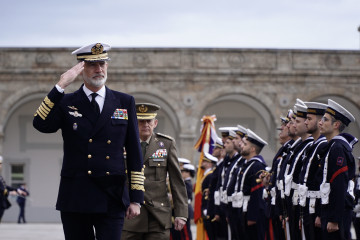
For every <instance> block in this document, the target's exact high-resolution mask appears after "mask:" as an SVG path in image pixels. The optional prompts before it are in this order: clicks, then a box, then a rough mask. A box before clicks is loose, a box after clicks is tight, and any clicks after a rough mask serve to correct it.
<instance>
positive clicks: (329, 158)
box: [320, 99, 358, 240]
mask: <svg viewBox="0 0 360 240" xmlns="http://www.w3.org/2000/svg"><path fill="white" fill-rule="evenodd" d="M354 121H355V118H354V116H353V115H352V114H351V113H350V112H349V111H348V110H346V109H345V108H344V107H343V106H341V105H340V104H338V103H337V102H335V101H333V100H331V99H328V107H327V109H326V112H325V114H324V116H323V118H322V120H321V121H320V133H321V134H322V135H324V136H325V137H326V139H327V141H328V145H327V147H326V148H325V149H324V153H323V154H322V159H321V167H322V176H323V179H322V183H321V185H320V194H321V227H322V237H323V239H324V240H325V239H349V237H350V236H349V234H350V223H351V221H350V219H351V211H352V208H353V205H354V200H355V197H354V185H355V184H354V181H353V179H354V178H355V160H354V157H353V155H352V149H353V147H354V144H356V143H357V142H358V140H357V139H356V138H355V137H353V136H352V135H350V134H348V133H343V131H344V129H345V128H346V127H347V126H348V125H349V124H350V123H351V122H354Z"/></svg>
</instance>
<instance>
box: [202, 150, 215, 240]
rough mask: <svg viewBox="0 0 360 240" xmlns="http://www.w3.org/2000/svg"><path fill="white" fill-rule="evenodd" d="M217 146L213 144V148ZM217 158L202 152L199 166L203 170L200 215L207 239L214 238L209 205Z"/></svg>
mask: <svg viewBox="0 0 360 240" xmlns="http://www.w3.org/2000/svg"><path fill="white" fill-rule="evenodd" d="M218 147H219V146H216V145H215V148H218ZM217 161H218V159H217V158H216V157H214V156H213V155H211V154H210V153H207V152H204V158H203V161H202V162H201V168H202V169H203V170H204V177H203V179H202V183H201V192H202V199H201V217H202V218H203V219H204V228H205V230H206V233H207V235H208V238H209V240H214V239H216V231H215V230H216V225H215V223H214V222H213V221H211V220H212V219H213V217H214V215H213V214H212V215H211V206H213V205H214V196H212V195H211V193H210V183H211V178H212V177H213V172H214V170H215V167H216V163H217Z"/></svg>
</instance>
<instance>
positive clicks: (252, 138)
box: [246, 129, 268, 148]
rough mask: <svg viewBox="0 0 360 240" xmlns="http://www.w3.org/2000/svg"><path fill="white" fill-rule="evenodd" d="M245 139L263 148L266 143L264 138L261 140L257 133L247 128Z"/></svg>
mask: <svg viewBox="0 0 360 240" xmlns="http://www.w3.org/2000/svg"><path fill="white" fill-rule="evenodd" d="M246 139H247V140H248V141H249V142H251V143H253V144H255V145H257V146H259V147H261V148H263V147H264V146H265V145H267V144H268V143H267V142H266V141H265V140H263V139H262V138H261V137H259V136H258V135H256V134H255V133H254V132H253V131H251V130H250V129H248V130H247V134H246Z"/></svg>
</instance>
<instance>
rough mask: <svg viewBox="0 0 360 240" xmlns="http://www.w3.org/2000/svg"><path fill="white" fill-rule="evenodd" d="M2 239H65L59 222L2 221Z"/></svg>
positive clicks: (0, 237)
mask: <svg viewBox="0 0 360 240" xmlns="http://www.w3.org/2000/svg"><path fill="white" fill-rule="evenodd" d="M0 239H1V240H64V233H63V231H62V225H61V224H59V223H49V224H46V223H44V224H41V223H27V224H17V223H1V224H0Z"/></svg>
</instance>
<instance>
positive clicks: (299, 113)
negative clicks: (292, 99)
mask: <svg viewBox="0 0 360 240" xmlns="http://www.w3.org/2000/svg"><path fill="white" fill-rule="evenodd" d="M295 107H296V117H300V118H306V114H307V107H306V105H301V104H297V103H296V104H295Z"/></svg>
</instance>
